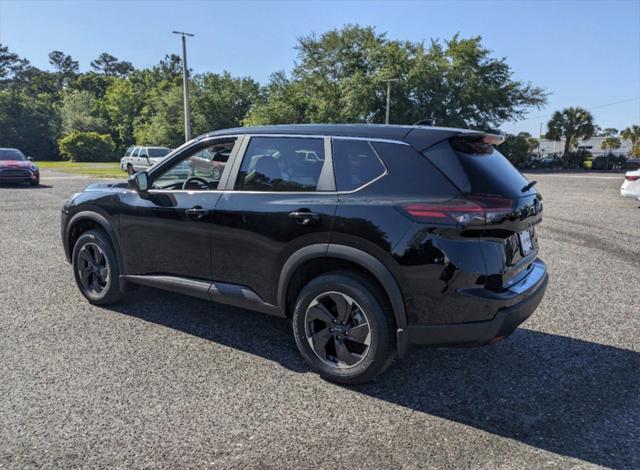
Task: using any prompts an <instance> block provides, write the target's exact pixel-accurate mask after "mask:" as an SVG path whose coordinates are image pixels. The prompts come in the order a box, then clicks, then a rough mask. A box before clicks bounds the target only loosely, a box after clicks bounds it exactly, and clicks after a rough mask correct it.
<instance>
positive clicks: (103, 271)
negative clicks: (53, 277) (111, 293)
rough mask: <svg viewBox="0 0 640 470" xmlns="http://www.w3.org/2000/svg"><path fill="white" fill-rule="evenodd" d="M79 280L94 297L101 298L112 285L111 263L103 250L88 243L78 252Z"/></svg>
mask: <svg viewBox="0 0 640 470" xmlns="http://www.w3.org/2000/svg"><path fill="white" fill-rule="evenodd" d="M77 269H78V278H79V279H80V283H81V284H82V287H83V289H84V290H85V292H87V293H88V294H89V295H90V296H92V297H100V296H101V295H102V294H103V293H104V292H105V291H106V290H108V289H109V286H110V284H111V276H110V269H109V261H107V256H106V255H105V253H104V251H103V250H102V248H100V247H99V246H98V245H97V244H95V243H86V244H85V245H83V246H82V248H80V251H79V252H78V266H77Z"/></svg>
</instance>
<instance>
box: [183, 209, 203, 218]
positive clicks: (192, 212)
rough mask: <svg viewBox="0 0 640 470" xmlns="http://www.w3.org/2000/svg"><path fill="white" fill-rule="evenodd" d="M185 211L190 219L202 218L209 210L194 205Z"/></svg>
mask: <svg viewBox="0 0 640 470" xmlns="http://www.w3.org/2000/svg"><path fill="white" fill-rule="evenodd" d="M184 212H185V213H186V214H187V216H188V217H189V218H190V219H193V220H200V219H202V218H203V217H204V216H205V214H206V213H207V210H206V209H204V208H203V207H201V206H195V207H192V208H191V209H187V210H186V211H184Z"/></svg>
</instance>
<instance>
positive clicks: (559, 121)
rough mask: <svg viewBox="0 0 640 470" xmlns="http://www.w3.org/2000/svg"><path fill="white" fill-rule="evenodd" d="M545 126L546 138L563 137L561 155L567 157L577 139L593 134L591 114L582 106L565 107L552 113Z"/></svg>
mask: <svg viewBox="0 0 640 470" xmlns="http://www.w3.org/2000/svg"><path fill="white" fill-rule="evenodd" d="M547 128H548V130H547V138H548V139H551V140H561V139H562V138H564V139H565V142H564V153H563V155H564V156H565V157H567V156H568V155H569V152H570V150H571V149H572V148H573V147H574V146H575V145H576V143H577V140H578V139H589V138H591V136H592V135H593V131H594V128H593V116H592V115H591V113H589V111H587V110H586V109H583V108H565V109H563V110H562V111H556V112H555V113H553V116H552V117H551V120H550V121H549V122H548V123H547Z"/></svg>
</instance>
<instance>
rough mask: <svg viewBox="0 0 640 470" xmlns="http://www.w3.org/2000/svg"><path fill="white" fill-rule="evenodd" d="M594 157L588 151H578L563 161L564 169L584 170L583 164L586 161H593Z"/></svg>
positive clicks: (571, 153) (567, 155) (566, 156)
mask: <svg viewBox="0 0 640 470" xmlns="http://www.w3.org/2000/svg"><path fill="white" fill-rule="evenodd" d="M592 158H593V155H592V154H591V152H588V151H587V150H578V151H577V152H570V153H568V154H566V155H565V156H564V158H563V159H562V167H563V168H565V169H572V170H575V169H578V168H582V162H584V161H585V160H591V159H592Z"/></svg>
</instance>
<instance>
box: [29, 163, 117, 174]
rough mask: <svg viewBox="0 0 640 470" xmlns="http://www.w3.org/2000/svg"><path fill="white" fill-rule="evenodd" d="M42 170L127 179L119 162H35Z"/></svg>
mask: <svg viewBox="0 0 640 470" xmlns="http://www.w3.org/2000/svg"><path fill="white" fill-rule="evenodd" d="M35 163H36V165H38V167H39V168H41V169H50V170H54V171H60V172H62V173H75V174H78V175H88V176H95V177H96V178H126V177H127V174H126V173H125V172H124V171H122V170H121V169H120V164H119V163H118V162H106V163H105V162H101V163H77V162H35Z"/></svg>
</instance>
